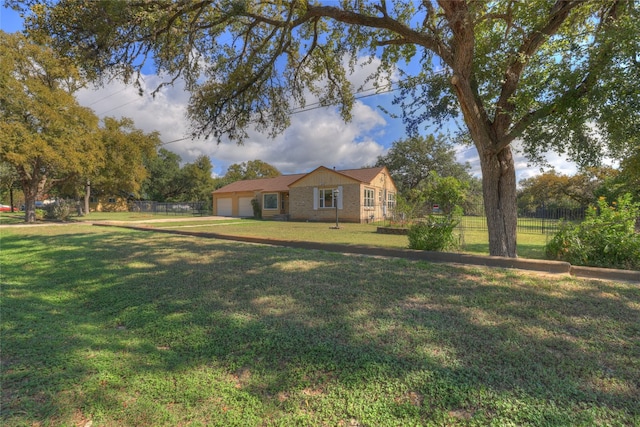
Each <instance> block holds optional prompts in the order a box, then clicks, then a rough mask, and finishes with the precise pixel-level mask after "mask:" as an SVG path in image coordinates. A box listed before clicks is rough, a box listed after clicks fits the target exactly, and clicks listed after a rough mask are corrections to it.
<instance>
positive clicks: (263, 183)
mask: <svg viewBox="0 0 640 427" xmlns="http://www.w3.org/2000/svg"><path fill="white" fill-rule="evenodd" d="M305 175H306V173H297V174H292V175H280V176H277V177H275V178H260V179H247V180H245V181H236V182H232V183H231V184H228V185H225V186H224V187H221V188H218V189H217V190H216V191H214V192H213V193H214V194H215V193H239V192H243V191H263V192H266V191H289V184H291V183H292V182H294V181H297V180H298V179H300V178H302V177H303V176H305Z"/></svg>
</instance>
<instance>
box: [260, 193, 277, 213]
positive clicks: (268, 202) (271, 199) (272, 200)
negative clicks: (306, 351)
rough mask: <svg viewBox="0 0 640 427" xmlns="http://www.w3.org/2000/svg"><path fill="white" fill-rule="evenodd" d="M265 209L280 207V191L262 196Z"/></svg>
mask: <svg viewBox="0 0 640 427" xmlns="http://www.w3.org/2000/svg"><path fill="white" fill-rule="evenodd" d="M262 202H263V203H262V206H264V209H265V210H266V209H278V193H269V194H265V195H264V196H263V197H262Z"/></svg>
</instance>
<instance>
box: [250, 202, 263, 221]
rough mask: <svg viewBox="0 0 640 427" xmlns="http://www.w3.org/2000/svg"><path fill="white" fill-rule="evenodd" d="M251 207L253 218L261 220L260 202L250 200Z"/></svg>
mask: <svg viewBox="0 0 640 427" xmlns="http://www.w3.org/2000/svg"><path fill="white" fill-rule="evenodd" d="M251 207H252V208H253V217H254V218H255V219H262V207H260V201H259V200H258V199H257V198H256V199H251Z"/></svg>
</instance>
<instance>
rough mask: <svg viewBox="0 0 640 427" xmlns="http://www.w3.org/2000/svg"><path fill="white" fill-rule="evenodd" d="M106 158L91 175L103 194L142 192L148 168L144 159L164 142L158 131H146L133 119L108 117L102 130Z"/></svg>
mask: <svg viewBox="0 0 640 427" xmlns="http://www.w3.org/2000/svg"><path fill="white" fill-rule="evenodd" d="M100 136H101V139H102V145H103V147H104V149H105V161H104V162H103V163H102V165H101V166H100V168H99V169H98V170H97V171H96V173H95V174H94V175H93V176H90V177H84V178H90V179H91V185H92V187H94V188H95V189H97V190H98V191H100V192H102V193H103V194H109V195H116V194H121V195H125V196H129V195H131V194H133V195H138V194H139V193H140V189H141V186H142V182H143V181H144V180H145V179H146V178H147V176H148V171H147V169H146V168H145V165H144V159H145V158H149V157H150V156H154V155H155V153H156V149H157V147H158V146H159V145H160V144H161V142H160V138H159V136H158V133H157V132H152V133H149V134H145V133H144V132H143V131H141V130H140V129H136V128H135V126H134V123H133V121H132V120H131V119H128V118H122V119H115V118H113V117H106V118H105V119H104V120H103V127H102V128H101V130H100Z"/></svg>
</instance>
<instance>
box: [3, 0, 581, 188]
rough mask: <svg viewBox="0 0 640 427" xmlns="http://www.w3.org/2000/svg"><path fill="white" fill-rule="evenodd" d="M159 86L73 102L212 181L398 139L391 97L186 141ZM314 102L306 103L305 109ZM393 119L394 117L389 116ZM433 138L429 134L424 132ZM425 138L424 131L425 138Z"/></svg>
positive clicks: (346, 155) (473, 159)
mask: <svg viewBox="0 0 640 427" xmlns="http://www.w3.org/2000/svg"><path fill="white" fill-rule="evenodd" d="M0 29H2V30H3V31H5V32H16V31H20V30H22V19H21V18H20V16H19V15H18V14H17V13H16V12H14V11H12V10H8V9H5V8H1V9H0ZM374 65H375V64H373V65H371V66H370V67H369V68H366V67H365V68H362V69H358V70H356V73H355V74H354V75H352V76H351V79H352V82H353V83H354V86H356V87H358V86H359V85H360V83H361V82H363V81H364V79H365V78H366V76H367V75H368V73H369V70H371V69H372V68H371V67H372V66H374ZM160 81H161V78H160V77H159V76H157V75H155V74H153V70H149V74H148V75H145V76H144V86H145V89H147V90H146V91H145V93H146V94H145V95H144V96H142V97H141V96H139V95H138V93H137V90H136V89H135V88H133V87H127V86H125V85H124V84H122V83H120V82H112V83H109V84H106V85H105V86H103V87H100V88H93V87H90V88H87V89H84V90H81V91H79V92H78V93H77V95H76V98H77V99H78V102H79V103H80V104H82V105H84V106H87V107H90V108H92V109H93V110H94V111H95V113H96V114H97V115H98V116H99V117H105V116H111V117H123V116H124V117H130V118H132V119H133V120H134V122H135V125H136V127H138V128H139V129H142V130H144V131H145V132H152V131H158V132H160V136H161V139H162V140H163V141H164V142H165V143H166V145H165V147H166V148H167V149H169V150H171V151H173V152H175V153H177V154H178V155H180V157H181V158H182V160H183V161H184V162H192V161H193V160H195V158H196V157H198V156H199V155H206V156H209V158H210V159H211V162H212V164H213V166H214V174H215V175H224V173H225V172H226V169H227V167H228V166H229V165H230V164H233V163H240V162H246V161H250V160H255V159H260V160H263V161H265V162H268V163H270V164H272V165H274V166H275V167H277V168H278V169H279V170H280V171H281V172H282V173H297V172H306V171H309V170H312V169H315V168H316V167H318V166H320V165H323V166H327V167H334V166H335V167H336V168H338V169H348V168H359V167H362V166H365V165H373V164H374V163H375V161H376V159H377V157H378V156H379V155H383V154H385V153H386V151H387V150H388V149H389V147H390V146H391V144H392V142H393V141H396V140H398V139H402V138H405V137H406V132H405V128H404V125H403V124H402V122H401V120H400V119H399V118H394V117H390V116H389V115H387V114H386V113H384V112H383V111H382V110H381V109H380V108H379V106H380V105H382V106H384V107H385V108H388V109H391V110H392V111H393V110H394V108H395V107H393V106H392V105H391V100H392V98H393V93H387V94H380V95H377V96H372V97H367V98H363V99H361V100H359V101H357V102H356V104H355V106H354V110H353V120H352V121H351V122H349V123H344V122H343V121H342V119H341V118H340V116H339V114H338V112H337V109H336V108H332V107H327V108H321V109H314V110H310V111H306V112H302V113H299V114H294V115H292V116H291V126H290V127H289V128H288V129H287V130H286V131H285V132H284V133H283V134H282V135H280V136H278V137H276V138H275V139H270V138H269V137H267V136H266V135H264V134H260V133H257V132H255V131H249V135H250V137H249V138H248V139H247V140H246V141H245V143H244V144H243V145H241V146H238V145H236V144H234V143H230V142H223V143H221V144H216V143H215V142H214V141H211V140H209V141H204V140H193V139H191V138H188V135H189V134H190V129H189V124H188V122H187V121H186V119H185V112H186V106H187V102H188V98H189V96H188V93H186V92H185V91H184V90H183V88H182V87H181V85H180V82H178V83H177V84H176V85H175V86H173V87H166V88H163V89H162V90H161V91H160V93H159V94H157V95H156V96H155V98H152V97H151V96H150V95H149V93H150V92H151V91H153V90H154V89H155V88H156V87H157V85H158V84H159V83H160ZM313 102H314V100H312V99H310V100H309V103H313ZM396 111H397V109H396ZM430 131H433V132H435V129H434V130H430ZM425 132H427V131H425ZM456 152H457V153H458V155H457V157H458V161H460V162H462V163H464V162H469V163H470V164H471V166H472V172H473V174H474V175H476V176H478V177H480V168H479V161H478V155H477V151H476V150H475V148H473V147H456ZM547 159H548V161H549V163H550V164H551V165H553V167H554V168H555V169H556V171H558V172H560V173H565V174H573V173H574V172H575V170H576V168H575V165H574V164H573V163H571V162H568V161H567V160H566V159H565V158H563V157H561V156H557V155H555V154H553V153H549V154H548V155H547ZM516 170H517V176H518V180H520V179H523V178H527V177H530V176H533V175H536V174H539V173H540V168H539V167H530V166H529V165H528V162H527V161H526V159H525V158H524V157H522V156H519V155H516Z"/></svg>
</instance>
